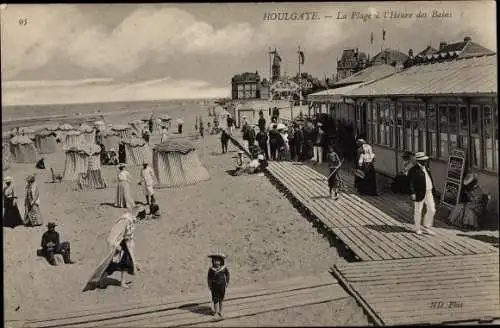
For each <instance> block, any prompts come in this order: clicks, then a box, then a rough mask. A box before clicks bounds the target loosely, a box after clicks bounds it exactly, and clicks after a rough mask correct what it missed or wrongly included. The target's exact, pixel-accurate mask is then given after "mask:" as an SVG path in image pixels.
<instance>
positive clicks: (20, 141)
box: [10, 136, 37, 164]
mask: <svg viewBox="0 0 500 328" xmlns="http://www.w3.org/2000/svg"><path fill="white" fill-rule="evenodd" d="M10 153H11V155H12V157H11V158H12V162H13V163H25V164H31V163H35V162H36V157H37V151H36V148H35V144H34V143H33V141H32V140H31V139H30V138H28V137H26V136H16V137H14V138H12V139H10Z"/></svg>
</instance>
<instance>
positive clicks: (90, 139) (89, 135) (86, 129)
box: [78, 123, 95, 143]
mask: <svg viewBox="0 0 500 328" xmlns="http://www.w3.org/2000/svg"><path fill="white" fill-rule="evenodd" d="M78 131H80V132H81V134H82V140H84V141H85V142H87V143H94V142H95V129H94V128H93V127H91V126H90V125H87V124H85V123H84V124H82V125H81V126H80V128H79V129H78Z"/></svg>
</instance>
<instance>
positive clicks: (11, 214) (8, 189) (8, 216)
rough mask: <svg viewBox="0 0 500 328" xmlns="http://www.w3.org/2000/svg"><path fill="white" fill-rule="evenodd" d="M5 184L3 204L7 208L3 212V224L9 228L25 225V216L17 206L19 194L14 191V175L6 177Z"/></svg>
mask: <svg viewBox="0 0 500 328" xmlns="http://www.w3.org/2000/svg"><path fill="white" fill-rule="evenodd" d="M4 182H5V186H4V187H3V204H4V205H3V206H4V208H5V211H4V214H3V226H4V227H8V228H15V227H17V226H20V225H24V221H23V218H22V216H21V213H20V212H19V208H18V207H17V201H16V199H17V196H16V193H15V191H14V184H13V183H12V177H5V179H4Z"/></svg>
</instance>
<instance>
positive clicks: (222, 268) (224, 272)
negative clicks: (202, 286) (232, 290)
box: [207, 253, 229, 319]
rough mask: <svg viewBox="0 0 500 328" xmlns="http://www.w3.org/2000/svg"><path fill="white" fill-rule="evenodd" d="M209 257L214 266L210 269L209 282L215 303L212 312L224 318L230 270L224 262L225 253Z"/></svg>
mask: <svg viewBox="0 0 500 328" xmlns="http://www.w3.org/2000/svg"><path fill="white" fill-rule="evenodd" d="M209 258H211V259H212V266H211V267H210V268H209V269H208V275H207V283H208V288H209V289H210V292H211V294H212V302H213V303H214V309H213V312H212V314H213V315H217V316H219V318H220V319H222V302H223V301H224V297H225V295H226V289H227V287H228V285H229V270H228V269H227V267H226V265H225V263H224V262H225V259H226V256H225V255H224V254H222V253H217V254H213V255H209Z"/></svg>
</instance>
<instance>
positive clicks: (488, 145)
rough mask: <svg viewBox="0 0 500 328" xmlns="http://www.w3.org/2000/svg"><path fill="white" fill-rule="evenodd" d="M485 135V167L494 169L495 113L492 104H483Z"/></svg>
mask: <svg viewBox="0 0 500 328" xmlns="http://www.w3.org/2000/svg"><path fill="white" fill-rule="evenodd" d="M483 129H484V132H483V135H484V139H483V140H484V152H485V155H486V156H485V157H486V163H484V164H485V165H484V168H486V169H490V170H493V169H494V165H493V113H492V110H491V106H489V105H487V106H486V105H485V106H483Z"/></svg>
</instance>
